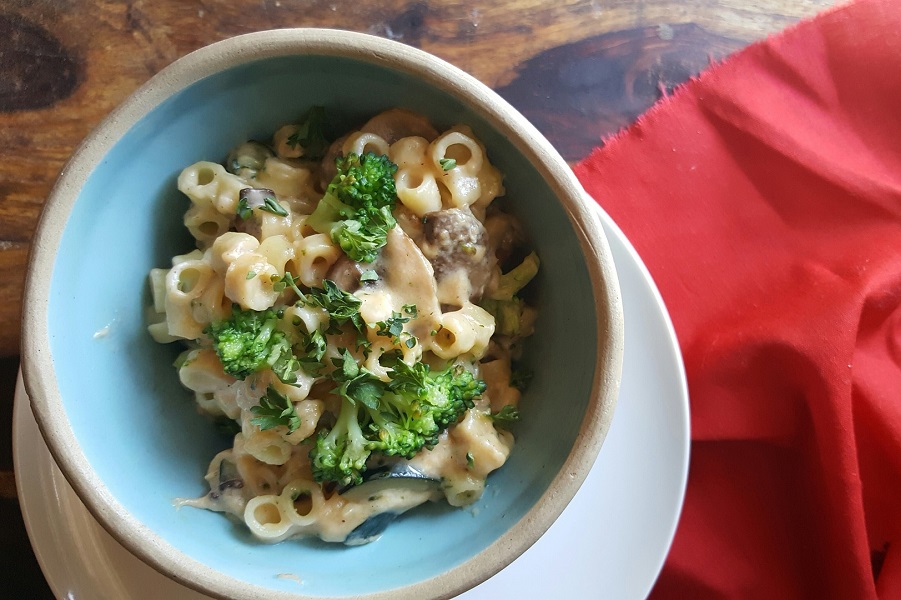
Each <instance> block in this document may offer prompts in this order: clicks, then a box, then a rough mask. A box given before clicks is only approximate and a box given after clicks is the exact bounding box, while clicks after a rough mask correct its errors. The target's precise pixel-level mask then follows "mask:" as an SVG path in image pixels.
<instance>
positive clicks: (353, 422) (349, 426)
mask: <svg viewBox="0 0 901 600" xmlns="http://www.w3.org/2000/svg"><path fill="white" fill-rule="evenodd" d="M359 413H360V408H359V405H357V404H356V403H354V402H353V401H351V400H348V399H347V398H344V399H342V401H341V411H340V412H339V413H338V420H337V421H336V422H335V425H334V426H333V427H332V428H331V430H328V429H323V430H322V431H320V432H319V436H318V437H317V438H316V445H315V446H314V447H313V449H312V450H311V451H310V459H311V464H312V470H313V479H315V480H316V481H319V482H322V481H334V482H335V483H337V484H338V485H339V486H342V487H343V486H348V485H359V484H360V483H362V482H363V477H362V473H363V471H364V470H365V468H366V460H367V459H368V458H369V454H370V449H369V442H368V440H367V439H366V438H365V437H364V436H363V430H362V429H361V428H360V421H359Z"/></svg>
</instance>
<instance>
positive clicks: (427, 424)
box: [310, 351, 485, 486]
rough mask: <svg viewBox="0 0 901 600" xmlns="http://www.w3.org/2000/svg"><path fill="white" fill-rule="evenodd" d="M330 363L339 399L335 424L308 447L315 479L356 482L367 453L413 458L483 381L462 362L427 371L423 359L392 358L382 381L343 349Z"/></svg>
mask: <svg viewBox="0 0 901 600" xmlns="http://www.w3.org/2000/svg"><path fill="white" fill-rule="evenodd" d="M333 362H334V363H335V366H336V367H337V368H336V370H335V371H334V372H333V374H332V377H333V379H335V380H336V381H338V382H339V386H338V388H336V392H337V393H338V394H339V395H341V396H342V404H341V413H340V414H339V416H338V420H337V422H336V423H335V425H334V426H333V427H332V429H331V430H323V431H322V432H320V434H319V437H318V439H317V442H316V446H315V447H314V448H313V449H312V450H311V451H310V458H311V459H312V464H313V478H314V479H315V480H316V481H320V482H322V481H335V482H337V483H338V484H339V485H344V486H346V485H357V484H359V483H360V482H361V481H362V472H363V470H364V469H365V464H366V460H367V459H368V457H369V455H370V454H371V453H373V452H375V453H379V454H383V455H386V456H402V457H404V458H413V457H414V456H415V455H416V454H417V453H418V452H419V451H420V450H422V449H423V448H433V447H434V446H435V444H437V443H438V436H439V435H440V434H441V432H442V431H444V430H445V429H447V427H449V426H450V425H452V424H454V423H456V422H457V420H459V418H460V417H461V416H462V414H463V413H464V412H465V411H466V409H468V408H472V406H473V399H474V398H475V397H476V396H478V395H479V394H481V393H482V392H484V391H485V382H484V381H481V380H479V379H476V378H474V377H473V376H472V374H471V373H469V372H468V371H465V370H464V369H463V368H462V367H450V368H448V369H445V370H442V371H438V372H434V373H433V372H431V371H430V369H429V366H428V365H426V364H424V363H416V364H414V365H413V366H412V367H411V366H409V365H407V364H405V363H403V362H401V361H400V360H398V361H397V363H396V364H395V365H394V366H393V371H392V372H391V374H390V376H391V379H390V381H389V382H388V383H387V384H385V383H384V382H382V381H381V380H379V379H378V378H377V377H375V375H373V374H372V373H370V372H369V371H367V370H366V369H364V368H362V367H359V366H358V365H356V363H355V362H353V358H352V357H351V355H350V354H349V353H348V352H347V351H345V352H344V353H343V355H342V357H340V358H337V359H333ZM351 363H352V364H351Z"/></svg>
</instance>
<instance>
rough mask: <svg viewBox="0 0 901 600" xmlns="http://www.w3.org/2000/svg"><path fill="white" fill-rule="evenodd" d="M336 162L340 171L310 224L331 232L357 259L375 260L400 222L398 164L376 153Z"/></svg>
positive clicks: (344, 157)
mask: <svg viewBox="0 0 901 600" xmlns="http://www.w3.org/2000/svg"><path fill="white" fill-rule="evenodd" d="M335 165H336V167H337V169H338V172H337V174H336V175H335V177H334V179H332V182H331V183H330V184H329V186H328V188H327V189H326V191H325V196H323V198H322V200H320V201H319V204H318V205H317V207H316V210H314V211H313V214H312V215H310V218H309V219H308V220H307V224H308V225H309V226H310V227H312V228H313V229H315V230H316V231H318V232H319V233H327V234H329V236H330V237H331V238H332V240H333V241H334V242H335V243H336V244H338V245H339V246H341V249H342V250H344V253H345V254H347V255H348V256H349V257H350V258H352V259H353V260H355V261H357V262H362V263H369V262H372V261H373V260H375V258H376V256H378V252H379V249H381V248H382V247H383V246H384V245H385V244H386V243H387V240H388V231H389V230H390V229H391V228H392V227H394V226H395V225H396V224H397V221H395V220H394V215H393V214H392V211H393V210H394V205H395V203H396V202H397V188H396V187H395V185H394V173H395V172H396V171H397V165H395V164H394V163H393V162H391V161H390V160H389V159H388V157H387V156H384V155H376V154H373V153H372V152H366V153H364V154H363V155H358V154H355V153H353V152H351V153H349V154H348V155H347V156H343V157H339V158H338V159H336V161H335Z"/></svg>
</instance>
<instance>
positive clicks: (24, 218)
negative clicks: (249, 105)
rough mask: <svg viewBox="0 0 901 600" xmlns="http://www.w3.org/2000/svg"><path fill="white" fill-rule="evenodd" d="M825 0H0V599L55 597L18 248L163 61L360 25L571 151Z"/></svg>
mask: <svg viewBox="0 0 901 600" xmlns="http://www.w3.org/2000/svg"><path fill="white" fill-rule="evenodd" d="M833 3H834V0H475V1H461V0H435V1H429V2H426V1H425V0H418V1H408V0H356V1H347V0H329V1H325V0H302V1H301V0H296V1H292V0H258V1H255V2H234V1H232V0H166V1H150V0H148V1H142V0H131V1H125V2H115V1H111V0H107V1H104V0H0V156H2V159H0V529H2V530H3V531H4V532H5V533H6V535H5V536H4V542H3V549H4V551H5V555H6V556H7V560H5V561H0V580H2V581H3V582H5V587H4V591H3V592H0V597H10V598H37V599H45V598H51V597H52V594H51V592H50V590H49V589H48V588H47V585H46V583H45V582H44V580H43V579H42V577H41V574H40V570H39V568H38V566H37V563H36V561H35V559H34V555H33V554H32V553H31V548H30V546H29V544H28V539H27V537H26V535H25V531H24V529H23V527H22V519H21V515H20V513H19V511H18V505H17V503H16V499H15V497H14V492H15V490H14V487H13V481H14V479H13V477H12V474H11V471H12V459H11V453H10V450H11V435H10V431H11V422H12V392H13V389H14V385H15V379H14V378H15V374H16V371H17V369H18V357H17V356H16V355H17V354H18V348H19V329H20V321H21V308H22V307H21V294H22V284H23V281H24V274H25V271H26V264H27V256H28V249H29V246H30V244H31V241H32V239H33V235H34V232H35V228H36V226H37V223H38V218H39V215H40V211H41V207H42V206H43V203H44V201H45V199H46V198H47V196H48V194H49V193H50V190H51V188H52V186H53V183H54V181H55V179H56V177H57V175H58V174H59V172H60V170H61V169H62V168H63V166H64V164H65V162H66V160H67V159H68V158H69V157H70V156H71V155H72V153H73V151H74V149H75V148H76V146H77V145H78V143H79V142H80V141H81V140H82V139H83V138H84V137H85V136H86V135H87V134H88V132H90V130H91V129H92V128H93V127H94V126H95V125H97V123H99V122H100V120H101V119H103V118H104V117H105V116H106V115H107V114H109V112H110V111H111V110H112V109H113V108H114V107H115V106H116V105H118V104H119V103H120V102H122V100H124V99H125V98H126V97H127V96H128V95H129V94H130V93H132V92H133V91H134V90H135V89H136V88H137V87H138V86H140V85H141V84H143V83H144V82H146V81H147V80H148V79H149V78H150V77H152V76H153V75H154V74H155V73H157V72H158V71H159V70H161V69H162V68H163V67H165V66H166V65H168V64H169V63H171V62H172V61H174V60H175V59H177V58H179V57H181V56H183V55H185V54H187V53H189V52H191V51H192V50H195V49H197V48H200V47H201V46H205V45H207V44H210V43H212V42H215V41H218V40H221V39H224V38H228V37H232V36H235V35H238V34H242V33H248V32H252V31H259V30H263V29H272V28H282V27H332V28H338V29H349V30H354V31H361V32H366V33H370V34H374V35H378V36H382V37H386V38H390V39H393V40H396V41H399V42H403V43H406V44H410V45H412V46H416V47H419V48H422V49H424V50H426V51H429V52H431V53H433V54H435V55H437V56H439V57H441V58H444V59H445V60H448V61H449V62H451V63H453V64H455V65H456V66H458V67H460V68H462V69H464V70H466V71H469V72H470V73H472V74H473V75H474V76H476V77H477V78H479V79H481V80H482V81H483V82H485V83H486V84H488V85H489V86H492V87H494V88H495V89H496V90H498V92H499V93H500V94H501V95H503V96H504V97H505V98H507V100H508V101H510V102H511V103H512V104H513V105H514V106H516V107H517V108H518V109H520V110H521V111H522V112H523V113H524V114H525V115H526V116H527V117H528V118H529V119H530V120H532V122H534V123H535V125H536V126H538V128H539V129H540V130H541V131H542V132H543V133H544V134H545V135H547V136H548V138H549V139H550V140H551V141H552V142H553V143H554V145H555V146H556V147H557V148H558V149H559V150H560V152H561V153H562V154H563V155H564V157H565V158H566V159H568V160H570V161H572V162H575V161H577V160H579V159H581V158H583V157H584V156H586V155H587V154H588V152H589V151H590V150H591V149H592V148H593V147H595V146H597V145H600V144H601V143H602V141H603V139H604V137H605V136H607V135H609V134H612V133H615V132H616V131H618V130H619V129H620V128H622V127H624V126H626V125H628V124H629V123H631V122H632V121H633V120H634V119H635V118H636V117H637V116H638V115H639V114H641V113H642V112H644V111H645V110H646V109H647V108H648V107H649V106H650V105H651V104H653V103H654V102H655V101H656V100H658V99H659V98H660V97H661V95H663V94H666V93H669V91H671V90H672V89H673V88H674V87H675V86H677V85H678V84H679V83H681V82H684V81H685V80H687V79H688V78H689V77H691V76H692V75H694V74H697V73H698V72H699V71H701V70H703V69H704V68H705V67H706V66H707V65H708V64H710V62H711V61H713V60H718V59H721V58H723V57H725V56H726V55H728V54H729V53H730V52H733V51H735V50H737V49H739V48H741V47H743V46H745V45H747V44H749V43H751V42H753V41H755V40H759V39H762V38H764V37H765V36H766V35H768V34H770V33H772V32H775V31H778V30H780V29H783V28H785V27H787V26H789V25H791V24H792V23H794V22H796V21H797V20H799V19H801V18H804V17H808V16H811V15H813V14H814V13H816V12H818V11H821V10H823V9H825V8H827V7H828V6H830V5H832V4H833ZM20 475H21V474H20ZM7 594H9V595H7Z"/></svg>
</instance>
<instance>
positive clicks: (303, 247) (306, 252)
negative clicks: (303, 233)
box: [291, 233, 341, 287]
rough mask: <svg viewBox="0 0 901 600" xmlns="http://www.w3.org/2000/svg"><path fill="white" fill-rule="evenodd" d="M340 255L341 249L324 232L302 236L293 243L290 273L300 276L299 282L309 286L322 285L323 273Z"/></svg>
mask: <svg viewBox="0 0 901 600" xmlns="http://www.w3.org/2000/svg"><path fill="white" fill-rule="evenodd" d="M340 257H341V249H340V248H339V247H338V246H336V245H335V243H334V242H333V241H332V240H331V238H330V237H329V236H328V235H326V234H324V233H317V234H315V235H310V236H307V237H305V238H302V239H300V240H298V241H297V242H295V244H294V259H293V260H292V261H291V266H292V267H293V268H292V270H291V273H292V274H294V273H297V274H298V275H299V276H300V282H301V283H302V284H304V285H306V286H309V287H318V286H320V285H322V280H323V278H324V277H325V274H326V273H327V272H328V270H329V269H330V268H331V266H332V265H333V264H335V262H336V261H337V260H338V259H339V258H340Z"/></svg>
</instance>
